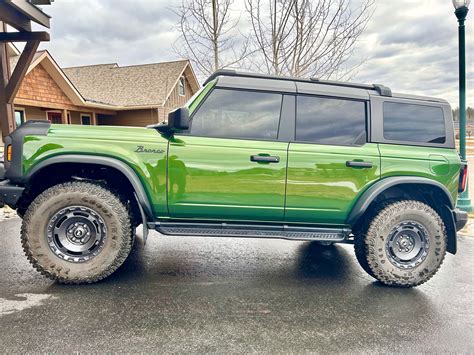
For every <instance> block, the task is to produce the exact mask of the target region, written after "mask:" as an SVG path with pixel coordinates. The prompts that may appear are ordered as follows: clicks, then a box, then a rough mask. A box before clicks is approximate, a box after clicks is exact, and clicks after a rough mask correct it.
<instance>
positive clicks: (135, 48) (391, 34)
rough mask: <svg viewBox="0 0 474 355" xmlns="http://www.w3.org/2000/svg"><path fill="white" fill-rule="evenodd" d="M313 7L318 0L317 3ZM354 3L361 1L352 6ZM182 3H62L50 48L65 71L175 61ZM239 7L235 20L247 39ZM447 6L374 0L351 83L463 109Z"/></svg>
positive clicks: (473, 76) (472, 82)
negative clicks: (434, 99)
mask: <svg viewBox="0 0 474 355" xmlns="http://www.w3.org/2000/svg"><path fill="white" fill-rule="evenodd" d="M315 1H316V0H315ZM353 1H354V2H355V3H357V1H360V0H353ZM180 2H181V0H155V1H149V0H148V1H146V0H100V1H97V0H57V1H55V2H54V3H53V4H52V5H51V6H47V7H45V8H44V9H45V11H46V12H47V13H48V14H50V15H52V28H51V37H52V40H51V42H50V43H48V44H44V45H42V48H46V49H48V50H49V51H50V52H51V53H52V54H53V56H54V57H55V59H56V60H57V61H58V62H59V63H60V65H62V66H75V65H86V64H97V63H111V62H118V63H119V64H120V65H129V64H141V63H150V62H158V61H164V60H173V59H178V57H179V56H178V55H177V54H176V53H174V52H173V51H172V44H173V43H174V42H175V41H176V39H177V37H178V35H179V34H178V33H177V31H176V29H175V27H174V26H175V24H176V16H175V14H174V13H173V12H172V11H171V8H172V7H173V6H177V5H179V4H180ZM242 3H243V2H242V1H240V0H236V1H235V11H234V12H233V16H235V17H240V18H241V19H242V21H241V25H240V26H241V31H242V32H243V33H248V25H247V24H246V22H245V18H246V15H245V14H243V13H242V11H243V10H244V7H243V5H242ZM453 12H454V9H453V7H452V5H451V1H448V0H443V1H441V0H420V1H417V2H414V1H412V0H397V1H392V0H377V3H376V10H375V13H374V14H373V16H372V19H371V21H370V23H369V26H368V28H367V30H366V32H365V33H364V34H363V36H362V37H361V38H360V40H359V46H358V49H357V50H356V51H355V56H354V58H353V62H358V61H360V60H362V59H367V61H366V62H365V64H363V65H362V66H361V67H360V68H359V69H358V71H357V74H356V75H355V76H354V78H353V80H354V81H360V82H368V83H374V82H376V83H382V84H385V85H387V86H389V87H391V88H392V89H393V90H394V91H397V92H407V93H413V94H421V95H432V96H438V97H442V98H446V99H448V100H449V101H450V102H451V104H452V105H453V106H457V102H458V88H457V87H458V53H457V48H458V47H457V46H458V44H457V20H456V18H455V16H454V14H453ZM470 15H471V16H468V21H467V23H466V25H467V29H468V30H467V39H468V50H467V53H468V59H467V63H468V65H467V67H468V73H467V78H468V86H469V87H468V89H469V91H468V93H469V95H468V102H469V104H470V105H471V106H474V63H473V59H474V57H473V53H474V35H473V34H474V21H473V19H474V13H473V14H470Z"/></svg>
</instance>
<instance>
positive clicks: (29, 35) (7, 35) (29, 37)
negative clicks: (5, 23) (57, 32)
mask: <svg viewBox="0 0 474 355" xmlns="http://www.w3.org/2000/svg"><path fill="white" fill-rule="evenodd" d="M49 40H50V37H49V33H48V32H2V33H0V42H29V41H42V42H47V41H49Z"/></svg>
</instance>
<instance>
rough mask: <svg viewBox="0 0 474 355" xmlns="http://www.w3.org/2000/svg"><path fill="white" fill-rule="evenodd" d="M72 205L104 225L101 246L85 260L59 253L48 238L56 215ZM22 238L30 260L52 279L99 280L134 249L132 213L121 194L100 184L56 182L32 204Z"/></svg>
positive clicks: (117, 266)
mask: <svg viewBox="0 0 474 355" xmlns="http://www.w3.org/2000/svg"><path fill="white" fill-rule="evenodd" d="M71 206H81V207H82V208H86V209H88V210H90V211H93V212H94V214H96V215H97V216H98V217H97V218H100V220H101V221H102V222H103V225H104V227H103V230H104V233H103V235H104V238H103V241H102V242H101V248H100V249H98V251H97V253H96V254H95V255H94V256H93V257H92V258H90V259H88V260H86V261H82V262H72V261H71V260H67V258H64V257H60V256H58V255H57V254H56V253H55V252H53V250H52V248H51V247H50V244H51V240H48V228H50V229H51V227H50V225H51V219H52V218H53V216H55V215H57V214H58V212H59V211H62V210H64V209H67V208H69V207H71ZM21 241H22V245H23V250H24V251H25V254H26V256H27V257H28V260H29V261H30V263H31V264H32V265H33V266H34V267H35V268H36V269H37V270H38V271H39V272H41V273H42V274H43V275H45V276H47V277H49V278H50V279H52V280H56V281H58V282H60V283H70V284H81V283H93V282H97V281H99V280H102V279H104V278H106V277H107V276H109V275H111V274H112V273H113V272H114V271H115V270H117V269H118V268H119V267H120V266H121V265H122V264H123V262H124V261H125V259H126V258H127V257H128V255H129V253H130V250H131V249H132V244H133V234H132V226H131V220H130V213H129V210H128V209H127V207H126V204H124V203H123V202H122V201H121V200H120V198H119V197H117V196H116V195H114V194H113V193H112V192H110V191H109V190H107V189H106V188H104V187H102V186H100V185H97V184H94V183H89V182H69V183H64V184H60V185H56V186H53V187H51V188H49V189H48V190H46V191H44V192H43V193H42V194H40V195H39V196H38V197H37V198H36V199H35V200H34V201H33V202H32V203H31V205H30V206H29V208H28V210H27V211H26V213H25V216H24V219H23V223H22V227H21Z"/></svg>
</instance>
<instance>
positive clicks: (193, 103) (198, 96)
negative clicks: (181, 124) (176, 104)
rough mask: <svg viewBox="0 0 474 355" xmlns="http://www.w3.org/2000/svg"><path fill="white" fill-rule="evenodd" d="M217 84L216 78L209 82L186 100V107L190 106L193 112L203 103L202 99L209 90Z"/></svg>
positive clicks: (190, 110)
mask: <svg viewBox="0 0 474 355" xmlns="http://www.w3.org/2000/svg"><path fill="white" fill-rule="evenodd" d="M215 84H216V80H213V81H211V82H209V83H207V85H206V86H204V87H202V88H201V89H200V90H199V91H198V92H196V93H195V94H194V95H193V96H192V97H191V98H190V99H189V100H188V102H186V105H185V106H186V107H187V108H189V112H190V113H192V112H193V111H194V110H195V109H196V107H197V106H198V105H199V104H200V103H201V101H202V99H203V98H204V97H205V96H206V95H207V93H208V92H209V90H211V89H212V87H213V86H214V85H215Z"/></svg>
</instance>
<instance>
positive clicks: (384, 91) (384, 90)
mask: <svg viewBox="0 0 474 355" xmlns="http://www.w3.org/2000/svg"><path fill="white" fill-rule="evenodd" d="M219 76H227V77H229V76H233V77H241V78H257V79H274V80H285V81H293V82H303V83H316V84H322V85H332V86H341V87H348V88H356V89H366V90H375V91H377V92H378V93H379V95H380V96H392V90H390V88H388V87H386V86H384V85H380V84H371V85H370V84H356V83H349V82H342V81H331V80H319V79H317V78H310V79H302V78H291V77H287V76H277V75H268V74H257V73H248V72H241V71H237V70H231V69H220V70H217V71H216V72H214V73H213V74H211V76H209V77H208V78H207V80H206V81H205V82H204V85H206V84H208V83H209V82H211V81H212V80H214V79H216V78H218V77H219Z"/></svg>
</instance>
